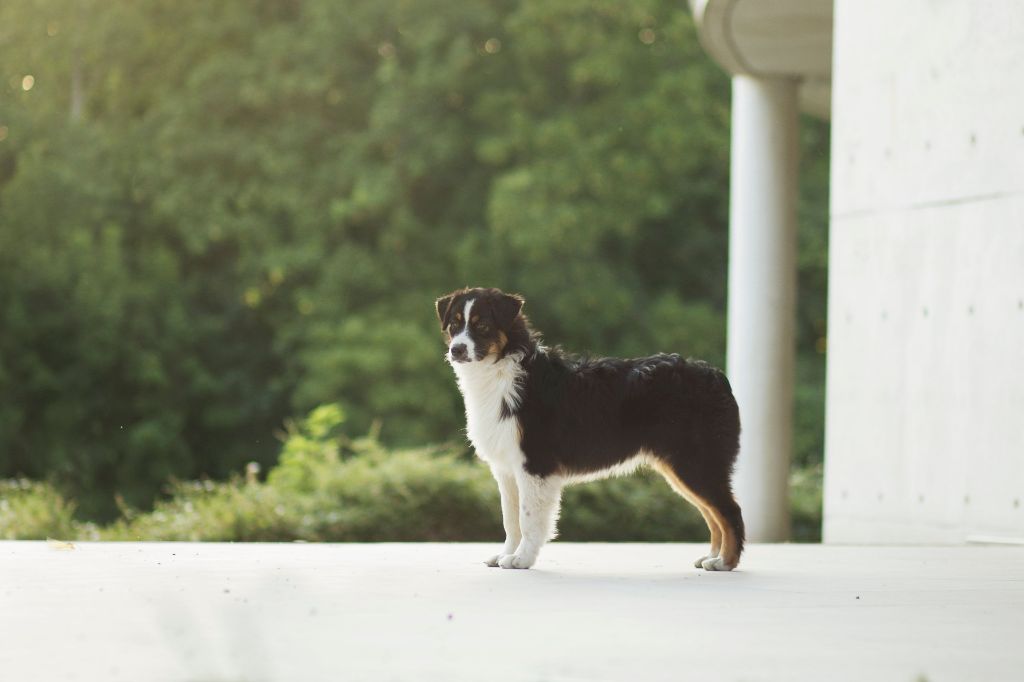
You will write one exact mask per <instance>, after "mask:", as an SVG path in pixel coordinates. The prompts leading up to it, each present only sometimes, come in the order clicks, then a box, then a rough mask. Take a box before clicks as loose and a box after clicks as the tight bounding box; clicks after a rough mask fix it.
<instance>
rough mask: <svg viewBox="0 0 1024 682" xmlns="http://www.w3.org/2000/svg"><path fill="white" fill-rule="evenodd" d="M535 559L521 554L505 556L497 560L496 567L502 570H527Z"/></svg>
mask: <svg viewBox="0 0 1024 682" xmlns="http://www.w3.org/2000/svg"><path fill="white" fill-rule="evenodd" d="M536 560H537V559H536V557H534V558H529V557H526V556H523V555H521V554H505V555H502V557H501V558H500V559H498V565H499V566H501V567H502V568H529V567H530V566H533V562H535V561H536Z"/></svg>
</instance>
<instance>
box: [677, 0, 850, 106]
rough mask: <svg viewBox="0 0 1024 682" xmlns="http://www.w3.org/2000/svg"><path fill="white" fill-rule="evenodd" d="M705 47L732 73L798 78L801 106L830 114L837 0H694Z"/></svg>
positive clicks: (702, 42)
mask: <svg viewBox="0 0 1024 682" xmlns="http://www.w3.org/2000/svg"><path fill="white" fill-rule="evenodd" d="M689 2H690V7H691V9H692V10H693V16H694V20H695V22H696V24H697V30H698V33H699V35H700V41H701V44H702V45H703V46H704V50H705V51H706V52H707V53H708V54H710V55H711V56H712V57H713V58H714V59H715V61H717V62H718V63H719V64H720V65H721V66H722V67H723V68H725V69H726V70H727V71H728V72H729V73H731V74H733V75H748V76H755V77H762V78H796V79H798V80H799V81H800V105H801V109H803V110H804V111H806V112H808V113H810V114H813V115H815V116H820V117H822V118H828V117H829V113H830V110H831V105H830V102H831V93H832V0H689Z"/></svg>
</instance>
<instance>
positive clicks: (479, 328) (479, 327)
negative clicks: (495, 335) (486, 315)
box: [476, 322, 491, 334]
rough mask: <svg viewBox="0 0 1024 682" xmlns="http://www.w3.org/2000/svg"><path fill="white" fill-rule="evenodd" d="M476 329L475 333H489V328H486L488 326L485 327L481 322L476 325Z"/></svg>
mask: <svg viewBox="0 0 1024 682" xmlns="http://www.w3.org/2000/svg"><path fill="white" fill-rule="evenodd" d="M476 328H477V331H480V332H483V333H485V334H486V333H487V332H489V331H490V330H491V328H490V327H488V326H487V325H486V324H484V323H483V322H481V323H480V324H478V325H477V326H476Z"/></svg>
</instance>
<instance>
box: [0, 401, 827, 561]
mask: <svg viewBox="0 0 1024 682" xmlns="http://www.w3.org/2000/svg"><path fill="white" fill-rule="evenodd" d="M342 418H343V414H342V411H341V409H340V408H339V407H338V406H337V405H325V406H321V407H319V408H317V409H316V410H314V411H313V412H312V413H311V414H310V415H309V416H308V417H307V418H306V419H304V420H301V421H299V422H297V423H290V424H289V427H288V436H287V439H286V440H285V443H284V449H283V450H282V455H281V461H280V463H279V464H278V465H277V466H276V467H274V468H273V469H272V470H271V471H270V473H269V476H268V477H267V480H266V481H265V482H261V481H260V480H259V479H258V478H257V477H256V476H255V472H254V471H249V472H248V474H247V476H245V477H244V478H243V477H241V476H233V477H232V478H231V479H230V480H228V481H226V482H219V483H218V482H213V481H209V480H206V481H193V482H187V483H175V484H174V485H173V486H172V494H171V495H170V497H169V499H165V500H161V501H159V502H157V504H156V508H155V509H154V510H153V511H151V512H139V511H137V510H135V509H132V508H129V507H127V506H124V507H122V509H121V516H120V517H119V518H118V519H116V520H115V521H114V522H112V523H110V524H107V525H105V526H98V525H96V524H93V523H88V522H86V523H83V522H80V521H77V520H76V519H75V518H74V516H73V512H74V505H73V504H72V503H69V502H67V501H65V500H64V499H63V498H62V497H61V495H60V494H59V493H58V492H57V491H55V490H54V489H53V487H52V486H50V485H48V484H43V483H33V482H29V481H25V480H21V481H6V482H5V481H3V480H0V539H42V538H47V537H51V538H59V539H80V540H190V541H194V540H218V541H291V540H303V541H361V542H364V541H380V540H390V541H403V540H417V541H424V540H430V541H442V540H446V541H452V540H462V541H465V540H474V541H487V542H495V543H497V542H499V541H500V540H501V537H502V529H501V518H500V511H499V509H500V505H499V503H498V492H497V488H496V486H495V485H494V481H493V480H492V479H491V476H490V473H489V472H488V470H487V468H486V467H483V466H480V465H479V464H478V463H476V462H473V461H470V460H467V459H466V458H465V457H463V456H462V453H461V452H460V451H459V450H457V449H452V448H436V447H434V448H422V447H421V448H414V449H401V450H390V451H389V450H387V449H386V448H384V447H383V446H382V445H381V444H380V442H379V441H378V440H377V438H376V436H375V434H372V433H371V434H370V435H368V436H366V437H363V438H358V439H354V440H353V439H349V438H347V437H345V436H344V433H343V431H342V429H340V428H339V427H340V425H341V422H342ZM794 483H795V484H796V486H795V489H794V492H795V497H794V522H795V530H796V537H797V539H805V540H806V539H814V538H816V537H817V527H818V526H819V524H820V517H819V510H820V507H821V500H820V496H819V495H818V494H817V491H818V490H820V481H811V482H810V483H811V485H807V484H806V482H805V481H802V480H801V479H799V478H798V479H795V480H794ZM559 529H560V536H561V537H562V538H563V539H566V540H606V541H614V540H646V541H671V540H675V541H679V540H692V541H702V540H706V539H707V537H708V532H707V529H706V527H705V525H704V521H703V520H702V519H701V518H700V515H699V514H698V513H697V512H696V511H695V510H694V509H693V507H691V506H690V505H689V504H688V503H687V502H685V501H684V500H683V499H682V498H680V497H679V496H678V495H676V494H675V493H674V492H672V490H671V489H670V488H669V487H668V485H667V484H666V483H665V482H664V481H662V480H661V479H660V477H658V476H657V475H654V474H646V475H638V476H633V477H630V478H617V479H613V480H608V481H601V482H599V483H590V484H588V485H585V486H579V487H572V488H569V489H568V490H567V491H566V494H565V499H564V503H563V505H562V518H561V521H560V522H559Z"/></svg>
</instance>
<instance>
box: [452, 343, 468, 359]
mask: <svg viewBox="0 0 1024 682" xmlns="http://www.w3.org/2000/svg"><path fill="white" fill-rule="evenodd" d="M452 359H454V360H458V361H460V362H461V361H463V360H467V359H469V353H468V352H466V344H464V343H457V344H455V345H454V346H452Z"/></svg>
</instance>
